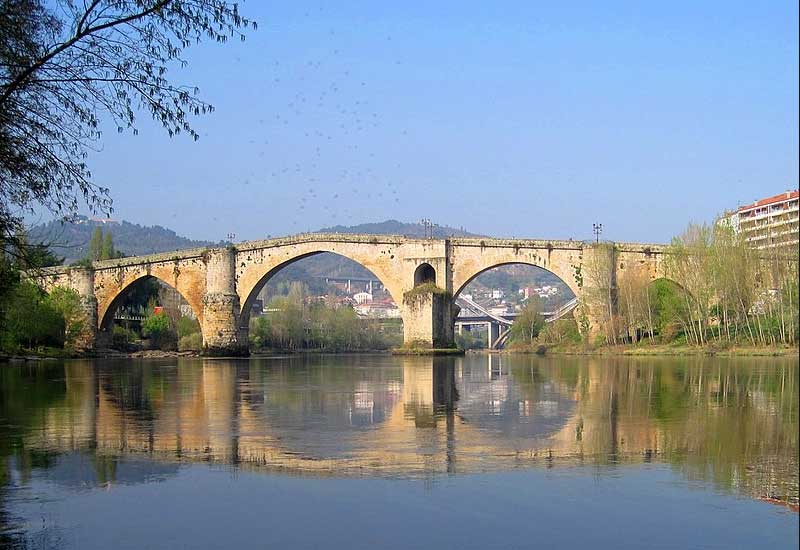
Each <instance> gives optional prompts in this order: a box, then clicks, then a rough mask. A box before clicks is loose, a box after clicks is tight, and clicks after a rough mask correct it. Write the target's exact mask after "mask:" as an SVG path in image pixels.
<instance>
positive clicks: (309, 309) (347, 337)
mask: <svg viewBox="0 0 800 550" xmlns="http://www.w3.org/2000/svg"><path fill="white" fill-rule="evenodd" d="M269 307H270V309H272V310H276V311H273V312H272V313H270V314H269V315H268V316H262V317H256V318H254V319H252V320H251V322H250V339H251V344H252V346H253V347H254V348H257V349H258V348H270V349H279V350H312V349H315V350H326V351H353V350H369V349H386V348H388V347H390V346H391V345H394V344H396V343H397V342H396V339H395V338H393V337H392V334H390V333H389V332H388V331H387V330H386V327H385V326H383V325H380V324H378V323H376V322H374V321H373V320H366V319H360V318H359V317H358V315H356V313H355V311H353V309H352V308H350V307H334V306H332V305H328V304H326V303H324V302H321V301H318V300H309V299H308V297H307V294H306V289H305V287H304V286H303V285H300V284H297V283H295V284H294V285H292V287H291V290H290V292H289V294H288V295H287V296H280V297H276V298H274V299H273V300H272V301H271V302H270V304H269Z"/></svg>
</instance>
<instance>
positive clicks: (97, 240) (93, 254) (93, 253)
mask: <svg viewBox="0 0 800 550" xmlns="http://www.w3.org/2000/svg"><path fill="white" fill-rule="evenodd" d="M102 255H103V230H102V229H100V228H99V227H95V228H94V231H92V238H91V239H90V240H89V259H90V260H92V261H97V260H99V259H100V258H101V256H102Z"/></svg>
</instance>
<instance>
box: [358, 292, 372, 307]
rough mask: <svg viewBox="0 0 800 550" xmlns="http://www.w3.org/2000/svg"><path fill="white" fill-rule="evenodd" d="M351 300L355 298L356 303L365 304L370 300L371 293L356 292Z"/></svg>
mask: <svg viewBox="0 0 800 550" xmlns="http://www.w3.org/2000/svg"><path fill="white" fill-rule="evenodd" d="M353 300H355V302H356V303H357V304H366V303H367V302H371V301H372V294H370V293H369V292H356V293H355V294H353Z"/></svg>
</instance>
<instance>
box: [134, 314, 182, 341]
mask: <svg viewBox="0 0 800 550" xmlns="http://www.w3.org/2000/svg"><path fill="white" fill-rule="evenodd" d="M142 335H143V336H145V337H147V338H150V341H151V342H152V344H153V346H154V347H157V348H163V347H170V344H172V343H174V340H175V337H174V336H175V335H174V332H173V330H172V323H170V319H169V316H168V315H167V314H166V313H164V312H161V313H154V314H153V315H151V316H149V317H148V318H147V319H145V320H144V322H142Z"/></svg>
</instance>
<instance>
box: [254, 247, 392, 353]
mask: <svg viewBox="0 0 800 550" xmlns="http://www.w3.org/2000/svg"><path fill="white" fill-rule="evenodd" d="M239 327H240V334H241V337H246V338H247V340H248V342H249V346H250V348H251V351H259V350H274V351H293V350H330V351H349V350H353V351H356V350H367V349H389V348H391V347H395V346H398V345H400V344H401V343H402V334H403V321H402V318H401V316H400V309H399V307H398V304H397V302H396V298H395V296H394V295H393V294H392V292H391V290H390V288H389V287H387V286H386V285H385V284H384V282H383V281H382V280H381V278H379V277H378V276H377V275H375V274H374V273H373V272H372V271H371V270H369V269H368V268H367V267H365V266H364V265H362V264H361V263H360V262H358V261H356V260H354V259H352V258H349V257H347V256H344V255H342V254H338V253H335V252H330V251H325V250H323V251H318V252H311V253H307V254H302V255H300V256H297V257H295V258H291V259H289V260H287V261H285V262H283V263H282V264H280V265H278V266H276V267H274V268H272V269H269V270H268V271H267V272H266V273H264V274H263V275H262V276H261V277H260V279H259V280H258V282H257V283H256V284H255V285H254V286H253V288H252V289H251V290H250V292H249V294H247V297H246V298H245V299H244V300H243V303H242V310H241V314H240V317H239Z"/></svg>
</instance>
